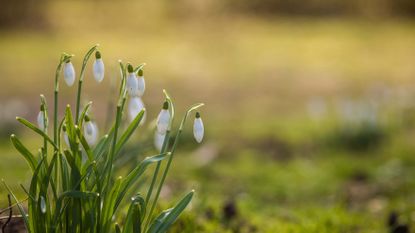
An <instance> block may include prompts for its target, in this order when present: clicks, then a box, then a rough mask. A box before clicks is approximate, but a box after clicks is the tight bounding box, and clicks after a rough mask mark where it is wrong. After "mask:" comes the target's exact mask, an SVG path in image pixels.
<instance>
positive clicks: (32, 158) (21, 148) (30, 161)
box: [10, 134, 37, 172]
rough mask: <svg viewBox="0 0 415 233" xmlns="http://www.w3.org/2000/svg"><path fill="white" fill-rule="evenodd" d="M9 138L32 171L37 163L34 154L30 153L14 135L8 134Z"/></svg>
mask: <svg viewBox="0 0 415 233" xmlns="http://www.w3.org/2000/svg"><path fill="white" fill-rule="evenodd" d="M10 140H11V141H12V143H13V146H14V147H15V148H16V150H17V151H19V152H20V154H22V155H23V157H24V158H25V159H26V161H27V163H28V164H29V166H30V168H31V169H32V172H34V171H35V169H36V165H37V161H36V158H35V156H34V155H33V154H32V153H30V151H29V150H28V149H27V148H26V147H25V146H24V145H23V144H22V143H21V142H20V140H19V139H18V138H17V137H16V135H14V134H12V135H11V136H10Z"/></svg>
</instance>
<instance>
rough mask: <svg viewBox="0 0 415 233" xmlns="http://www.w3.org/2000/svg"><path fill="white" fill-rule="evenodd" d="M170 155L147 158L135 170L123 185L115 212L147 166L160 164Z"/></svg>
mask: <svg viewBox="0 0 415 233" xmlns="http://www.w3.org/2000/svg"><path fill="white" fill-rule="evenodd" d="M167 155H168V153H164V154H159V155H155V156H152V157H147V158H145V159H144V160H143V161H142V162H141V163H140V164H139V165H138V166H137V167H136V168H134V169H133V170H132V171H131V172H130V173H129V174H128V176H127V177H126V178H125V179H124V180H123V182H122V184H121V189H120V193H119V195H118V197H117V201H116V205H115V208H114V210H116V209H117V208H118V206H119V205H120V203H121V200H122V199H123V198H124V196H125V194H126V193H127V190H128V189H129V188H130V187H131V186H132V185H133V184H134V182H135V181H136V180H137V179H138V178H139V177H140V176H141V175H142V174H143V173H144V171H145V170H146V168H147V166H148V165H150V164H151V163H155V162H159V161H161V160H163V159H164V158H165V157H166V156H167Z"/></svg>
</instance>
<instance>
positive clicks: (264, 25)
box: [0, 0, 415, 233]
mask: <svg viewBox="0 0 415 233" xmlns="http://www.w3.org/2000/svg"><path fill="white" fill-rule="evenodd" d="M96 43H99V44H100V45H101V46H100V50H101V52H102V54H103V59H104V62H105V64H106V70H107V73H106V77H105V80H104V82H103V83H101V84H96V82H95V81H94V80H93V79H92V75H91V71H90V70H88V72H87V74H86V82H85V90H86V93H85V94H84V97H85V98H84V101H89V100H92V101H93V102H94V104H93V115H94V117H95V119H96V120H97V121H98V122H99V124H100V127H101V129H102V130H101V133H102V132H103V131H104V128H105V126H104V125H105V122H106V120H107V119H108V113H112V112H111V110H108V109H107V106H108V103H109V101H110V100H111V99H114V97H113V95H112V92H111V87H112V86H114V83H116V82H117V81H118V80H119V71H118V66H117V61H118V59H121V60H123V61H125V62H132V63H133V64H139V63H142V62H146V63H147V66H146V67H145V76H146V82H147V90H146V94H145V96H144V98H143V100H144V102H145V104H146V107H147V109H148V115H147V123H146V125H144V126H142V129H141V131H140V133H139V134H140V135H137V138H139V137H141V139H142V141H141V142H140V143H138V142H135V141H134V139H133V141H132V144H131V145H130V148H131V149H130V150H129V151H130V152H129V153H126V156H125V158H123V159H121V160H120V162H119V163H120V164H121V165H120V166H125V167H126V169H127V168H128V166H132V165H131V164H134V162H136V161H139V160H141V159H142V158H143V157H144V156H145V155H150V154H152V153H154V152H155V151H154V149H153V147H152V133H151V132H152V128H151V127H152V125H151V120H152V119H154V118H155V117H156V116H157V114H158V111H159V109H160V107H161V104H162V102H163V94H162V89H163V88H165V89H167V90H168V91H169V93H170V94H171V95H172V97H173V98H174V100H175V103H176V106H177V108H178V109H179V111H178V113H179V115H180V114H182V113H183V112H184V110H185V108H186V107H188V106H189V105H191V104H192V103H195V102H204V103H206V106H205V107H204V108H203V110H202V117H203V120H204V122H205V127H206V135H205V140H204V142H203V143H202V144H201V145H196V143H195V142H194V140H193V139H192V135H191V123H189V124H188V125H187V128H186V132H185V134H184V136H185V140H182V143H181V145H180V148H179V150H178V153H177V156H176V158H175V159H176V160H175V161H174V168H173V170H171V173H170V176H169V177H168V180H167V183H168V184H167V186H166V188H165V189H164V190H163V193H162V195H163V198H162V205H164V206H168V205H170V204H172V203H173V202H174V201H176V200H177V197H178V196H179V195H182V194H183V193H185V192H186V191H188V190H190V189H196V190H197V195H196V198H195V200H194V201H193V203H192V207H191V208H189V210H188V211H187V212H185V214H184V215H183V218H181V220H179V223H178V224H176V228H175V229H173V230H172V232H283V233H284V232H320V233H321V232H390V229H389V228H388V226H387V222H388V218H390V216H391V214H393V213H396V214H398V216H399V217H398V221H399V222H400V223H401V224H403V225H409V226H410V225H411V224H412V228H415V1H413V0H349V1H343V0H308V1H302V0H262V1H251V0H223V1H220V0H194V1H193V0H178V1H168V0H156V1H154V0H140V1H127V0H120V1H109V0H108V1H106V0H83V1H81V0H78V1H63V0H56V1H48V0H13V1H12V0H1V1H0V138H1V139H0V159H1V160H0V161H1V162H0V178H3V179H4V180H5V181H6V182H7V183H8V184H10V185H11V186H12V188H13V190H14V191H16V192H17V193H19V195H20V196H24V194H23V192H22V191H21V189H20V187H19V184H23V185H27V184H28V182H29V177H30V172H29V169H28V166H27V165H26V163H25V162H24V159H23V158H22V157H21V156H20V155H19V154H18V152H16V151H15V150H14V149H13V148H12V146H11V143H10V142H9V135H10V134H11V133H12V132H14V133H16V134H17V135H19V136H21V137H23V140H24V141H25V142H26V143H29V145H31V148H32V149H33V150H34V151H35V150H36V149H37V143H39V142H40V141H39V139H38V138H36V137H35V135H33V134H31V133H30V132H28V131H27V130H24V128H23V127H22V126H20V125H18V124H17V122H16V121H15V116H16V115H19V116H22V117H25V118H27V119H30V120H32V121H35V119H36V115H37V112H38V108H39V94H40V93H43V94H45V95H46V97H47V98H48V100H49V102H52V94H53V80H54V72H55V68H56V65H57V63H58V60H59V56H60V54H61V53H62V52H68V53H73V54H75V55H76V56H75V57H74V59H73V63H74V64H75V67H76V68H78V69H77V70H78V71H79V67H80V64H81V61H82V57H83V55H84V54H85V52H86V51H87V50H88V49H89V47H91V46H93V45H94V44H96ZM75 91H76V88H75V87H72V88H68V87H66V85H64V83H63V82H62V83H61V94H62V95H63V97H62V98H61V103H60V106H65V104H72V105H73V104H74V101H75ZM138 152H140V153H138ZM141 152H142V153H141ZM127 164H130V165H127ZM0 196H1V198H0V200H2V201H0V203H3V204H2V205H4V206H6V205H7V204H6V202H5V200H6V199H5V197H6V191H5V190H4V188H3V186H2V187H1V188H0ZM412 230H413V229H412Z"/></svg>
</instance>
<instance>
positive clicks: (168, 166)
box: [144, 100, 203, 232]
mask: <svg viewBox="0 0 415 233" xmlns="http://www.w3.org/2000/svg"><path fill="white" fill-rule="evenodd" d="M170 101H171V100H170ZM201 106H203V104H197V105H195V106H193V107H191V108H190V109H189V110H188V111H187V112H186V114H185V115H184V117H183V119H182V122H181V123H180V127H179V130H178V131H177V134H176V138H175V139H174V143H173V146H172V148H171V152H170V157H169V160H168V161H167V165H166V168H165V169H164V173H163V176H162V177H161V181H160V184H159V186H158V188H157V192H156V196H155V197H154V201H153V203H152V205H151V208H150V212H149V215H148V218H147V221H146V224H145V227H144V232H146V230H147V227H148V224H150V222H151V218H152V214H153V211H154V208H155V207H156V204H157V201H158V199H159V197H160V192H161V188H162V187H163V185H164V181H165V180H166V177H167V174H168V172H169V169H170V165H171V162H172V161H173V156H174V152H175V151H176V147H177V144H178V142H179V138H180V135H181V134H182V131H183V127H184V123H185V122H186V120H187V117H188V116H189V114H190V112H191V111H193V110H195V109H197V108H199V107H201Z"/></svg>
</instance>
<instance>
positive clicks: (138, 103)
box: [128, 97, 147, 125]
mask: <svg viewBox="0 0 415 233" xmlns="http://www.w3.org/2000/svg"><path fill="white" fill-rule="evenodd" d="M143 109H144V103H143V101H142V100H141V98H140V97H132V98H131V99H130V102H129V103H128V117H129V119H130V122H131V121H133V120H134V119H135V117H136V116H137V115H138V114H139V113H140V112H141V110H143ZM146 115H147V114H146V113H145V112H144V116H143V119H141V122H140V125H141V124H144V122H145V120H146Z"/></svg>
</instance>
